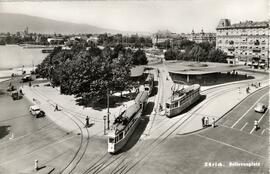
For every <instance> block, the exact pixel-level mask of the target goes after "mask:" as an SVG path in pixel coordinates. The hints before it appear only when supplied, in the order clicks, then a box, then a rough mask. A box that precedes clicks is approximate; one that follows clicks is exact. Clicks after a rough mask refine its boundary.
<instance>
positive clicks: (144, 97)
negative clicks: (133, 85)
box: [135, 91, 148, 104]
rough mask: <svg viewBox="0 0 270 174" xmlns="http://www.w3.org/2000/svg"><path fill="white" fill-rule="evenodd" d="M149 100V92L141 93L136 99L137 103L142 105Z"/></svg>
mask: <svg viewBox="0 0 270 174" xmlns="http://www.w3.org/2000/svg"><path fill="white" fill-rule="evenodd" d="M147 99H148V92H146V91H141V92H140V93H139V94H138V95H137V96H136V98H135V103H136V104H140V103H143V102H145V101H146V100H147Z"/></svg>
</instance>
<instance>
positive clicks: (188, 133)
mask: <svg viewBox="0 0 270 174" xmlns="http://www.w3.org/2000/svg"><path fill="white" fill-rule="evenodd" d="M267 87H269V85H267V86H265V87H262V88H260V89H258V90H256V91H253V92H252V93H250V94H249V95H247V96H246V97H245V98H243V99H242V100H241V101H240V102H239V103H237V104H236V105H235V106H233V107H232V108H231V109H229V110H228V111H227V112H226V113H225V114H223V115H222V116H221V117H219V118H218V119H217V120H216V123H217V122H218V121H219V120H220V119H222V118H223V117H224V116H225V115H227V114H228V113H229V112H231V111H232V110H233V109H234V108H236V107H237V106H239V105H240V104H241V103H242V102H243V101H244V100H245V99H246V98H248V97H250V96H251V95H253V94H254V93H256V92H259V91H261V90H263V89H265V88H267ZM217 126H218V125H217ZM210 127H211V126H209V127H204V128H200V129H197V130H194V131H191V132H187V133H183V134H180V133H177V134H176V135H190V134H193V133H196V132H199V131H202V130H206V129H209V128H210Z"/></svg>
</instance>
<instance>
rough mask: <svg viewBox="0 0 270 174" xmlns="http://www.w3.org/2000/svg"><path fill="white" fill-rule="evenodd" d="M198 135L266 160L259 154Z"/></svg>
mask: <svg viewBox="0 0 270 174" xmlns="http://www.w3.org/2000/svg"><path fill="white" fill-rule="evenodd" d="M196 135H197V136H199V137H202V138H205V139H208V140H211V141H214V142H216V143H219V144H223V145H225V146H229V147H232V148H234V149H237V150H240V151H242V152H246V153H249V154H251V155H254V156H257V157H260V158H266V157H264V156H261V155H259V154H256V153H253V152H250V151H247V150H245V149H242V148H240V147H236V146H233V145H231V144H228V143H224V142H222V141H219V140H215V139H213V138H209V137H207V136H203V135H200V134H196Z"/></svg>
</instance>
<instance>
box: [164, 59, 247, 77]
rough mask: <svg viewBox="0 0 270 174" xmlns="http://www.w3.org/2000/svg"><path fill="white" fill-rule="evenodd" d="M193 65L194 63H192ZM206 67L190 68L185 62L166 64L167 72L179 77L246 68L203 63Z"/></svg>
mask: <svg viewBox="0 0 270 174" xmlns="http://www.w3.org/2000/svg"><path fill="white" fill-rule="evenodd" d="M194 64H195V63H194ZM204 65H206V66H201V67H200V66H190V64H188V63H187V62H185V63H182V62H180V63H174V64H167V67H168V70H169V72H170V73H173V74H181V75H203V74H213V73H219V72H230V71H233V70H240V69H245V68H247V67H246V66H243V65H230V64H224V63H205V64H204Z"/></svg>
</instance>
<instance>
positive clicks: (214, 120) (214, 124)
mask: <svg viewBox="0 0 270 174" xmlns="http://www.w3.org/2000/svg"><path fill="white" fill-rule="evenodd" d="M215 122H216V119H215V118H213V121H212V128H214V127H216V123H215Z"/></svg>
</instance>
